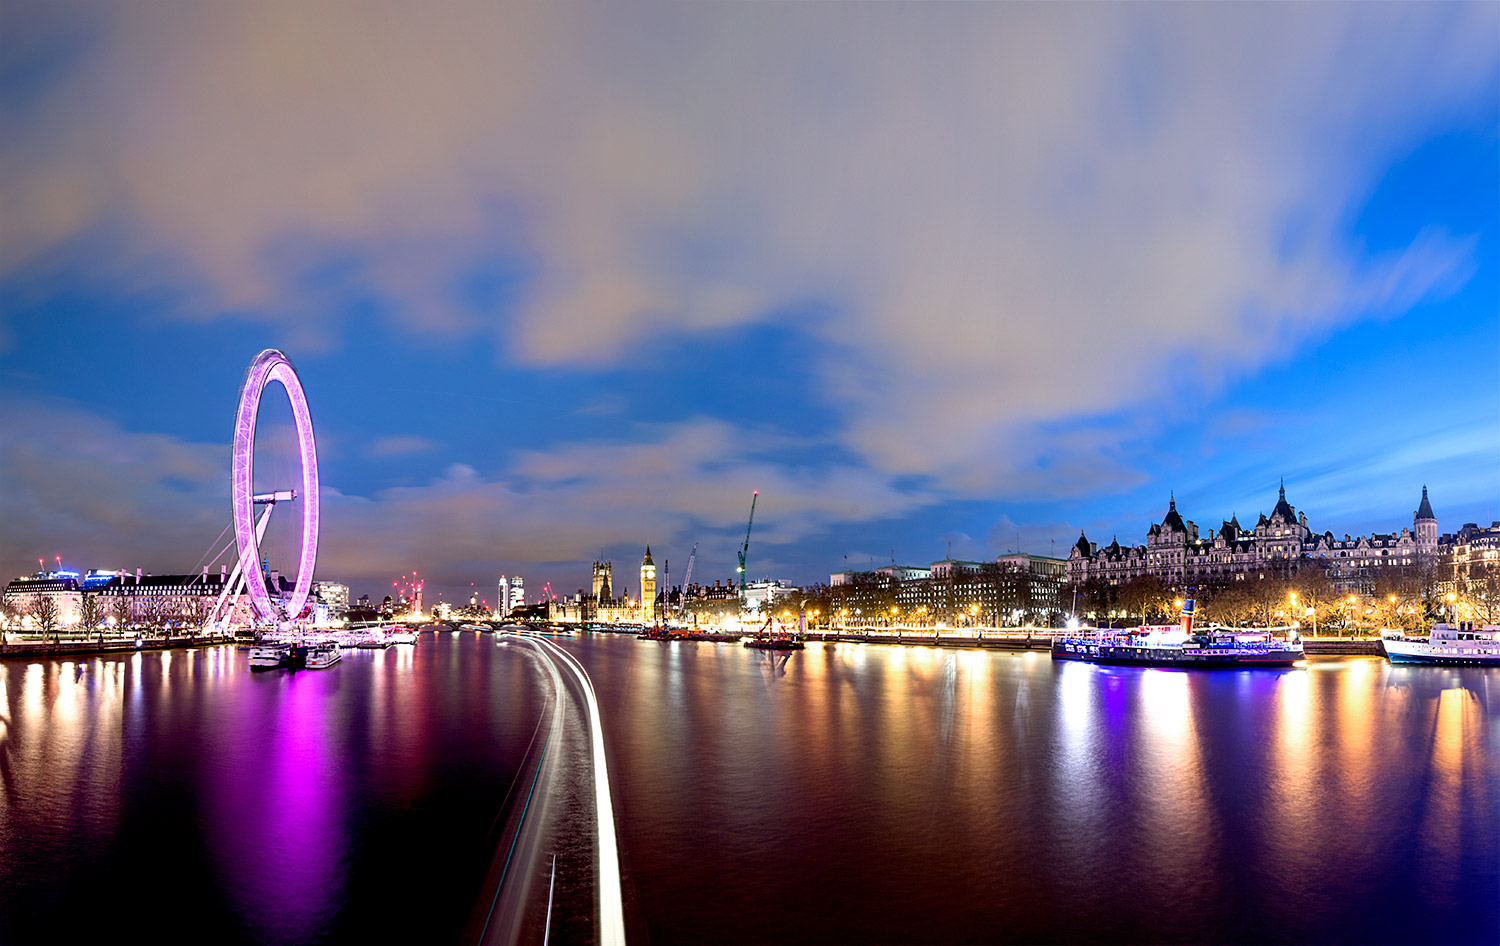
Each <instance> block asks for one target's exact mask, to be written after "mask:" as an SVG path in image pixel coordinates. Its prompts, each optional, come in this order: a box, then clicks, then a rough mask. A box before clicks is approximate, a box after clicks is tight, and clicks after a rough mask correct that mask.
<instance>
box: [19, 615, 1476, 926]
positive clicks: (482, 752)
mask: <svg viewBox="0 0 1500 946" xmlns="http://www.w3.org/2000/svg"><path fill="white" fill-rule="evenodd" d="M563 643H564V646H566V647H568V648H570V649H571V650H572V651H573V652H574V653H576V654H577V655H578V656H579V658H580V659H581V660H582V661H583V663H584V665H585V666H586V667H587V668H588V670H589V672H590V673H591V674H592V676H593V680H594V684H595V688H596V690H597V692H598V697H599V701H600V704H601V709H602V712H603V720H604V728H605V737H606V745H607V750H608V755H609V765H610V774H611V777H612V781H613V790H614V799H615V808H616V815H617V819H618V824H619V832H620V840H621V846H622V852H623V857H624V862H625V868H626V879H627V891H626V895H627V906H628V908H629V909H630V910H631V911H632V914H633V925H634V926H636V927H637V928H644V929H645V930H646V931H648V932H649V934H650V937H651V939H652V941H654V942H657V943H679V942H987V941H995V942H1088V941H1095V942H1221V941H1234V942H1370V943H1374V942H1382V943H1408V942H1410V943H1415V942H1431V943H1458V942H1491V943H1493V942H1496V941H1500V726H1497V725H1496V715H1497V712H1500V704H1497V701H1500V671H1495V670H1483V669H1463V670H1453V669H1443V668H1422V667H1390V666H1388V665H1386V664H1385V663H1384V662H1383V661H1379V660H1371V659H1364V658H1349V659H1326V660H1313V661H1311V662H1310V664H1309V666H1308V667H1307V668H1306V669H1298V670H1293V671H1286V672H1276V671H1247V672H1228V671H1212V672H1201V671H1200V672H1184V671H1167V670H1131V669H1121V668H1097V667H1092V666H1089V665H1087V664H1081V663H1063V664H1053V663H1052V662H1051V661H1050V660H1049V659H1048V658H1047V657H1046V656H1045V655H1042V654H1010V653H987V652H966V651H945V650H938V649H927V648H900V647H882V646H875V645H865V646H861V645H852V644H841V645H831V646H827V647H825V646H823V645H818V644H813V645H809V648H808V650H806V651H805V652H802V653H798V654H794V655H792V656H791V657H790V658H789V659H787V658H785V657H773V656H771V655H767V654H762V653H758V652H753V651H748V650H745V649H744V648H741V647H738V646H726V645H714V644H707V643H673V644H658V643H654V642H643V641H636V640H634V639H630V638H625V637H591V638H584V639H581V640H577V641H568V642H563ZM519 651H520V648H513V647H497V646H495V644H494V643H493V642H492V641H491V639H490V638H489V637H488V636H478V635H473V634H463V635H450V634H446V633H445V634H442V635H438V636H433V635H424V636H423V640H422V643H421V644H420V645H418V646H417V647H416V648H414V649H413V648H410V647H397V648H392V649H391V650H389V651H383V652H379V651H377V652H358V653H353V654H351V655H350V656H348V657H346V658H345V660H344V661H342V662H341V663H340V664H338V665H337V666H335V667H334V668H332V669H330V670H327V671H318V672H302V673H298V674H287V673H281V672H277V673H272V674H251V673H250V672H249V671H248V669H247V668H246V665H245V658H244V654H243V653H242V652H238V651H235V650H233V649H230V648H206V649H202V650H198V651H195V652H176V653H161V654H158V653H151V654H140V655H133V656H129V657H119V658H98V659H86V660H82V661H43V662H35V663H28V662H26V661H14V660H11V661H0V942H4V943H11V942H30V941H104V940H108V941H141V940H149V941H178V942H183V941H191V942H197V941H231V942H232V941H260V942H311V941H340V942H452V941H455V940H456V939H458V938H459V937H460V935H461V933H462V931H463V929H464V926H465V922H466V921H467V920H469V919H470V916H471V913H472V911H473V908H474V904H475V898H476V895H477V894H478V893H479V890H480V887H481V881H482V878H483V877H484V874H485V872H486V870H487V869H488V868H489V867H490V866H491V864H492V862H493V857H494V854H495V847H496V837H495V830H496V821H497V819H498V818H500V817H501V814H502V812H503V811H504V809H505V799H506V795H507V792H508V791H509V790H510V788H511V784H512V782H513V781H514V780H515V779H516V777H517V775H518V766H519V765H520V764H521V761H520V760H521V759H522V758H523V756H525V755H526V750H527V747H528V745H530V740H531V739H532V737H533V735H534V734H535V733H536V731H537V725H538V720H539V719H540V718H541V714H542V709H543V707H544V706H545V705H546V703H547V694H548V693H550V690H548V689H547V687H548V684H547V682H546V678H545V675H544V674H542V673H540V672H539V671H538V667H537V665H536V663H535V661H532V660H528V659H522V657H521V656H519ZM575 741H578V740H575ZM569 767H570V769H575V770H579V771H578V772H574V773H573V774H574V775H575V776H577V775H580V774H586V771H585V770H586V768H587V766H586V765H580V764H579V762H578V760H570V762H569ZM584 807H586V806H584ZM553 808H554V810H555V811H556V812H557V817H559V818H560V820H561V821H562V822H563V823H564V824H565V825H568V824H571V825H573V826H574V827H575V828H576V829H577V830H579V831H584V830H586V829H587V827H588V826H589V824H591V821H590V816H591V812H590V811H586V810H583V809H582V808H580V807H579V806H578V805H577V804H576V803H572V802H569V801H567V800H566V799H559V800H558V801H557V803H556V804H555V805H554V806H553ZM555 841H556V844H555V846H556V847H558V848H559V849H561V850H562V851H563V854H562V855H561V856H560V862H563V861H566V860H568V858H569V857H572V859H573V860H574V861H576V860H577V859H578V857H579V855H577V854H576V851H579V850H581V851H585V852H587V851H588V850H589V849H590V845H589V844H588V843H587V842H586V841H577V840H576V839H575V841H574V842H573V843H572V844H571V848H570V842H569V840H568V839H566V838H561V839H555ZM570 849H572V850H574V851H575V853H574V854H572V855H570V854H569V850H570ZM585 859H586V858H585ZM560 886H561V887H566V886H567V881H566V878H565V880H564V883H563V884H561V885H560ZM542 889H543V890H544V889H545V881H543V887H542ZM573 893H574V896H573V897H572V899H571V901H570V902H567V903H560V905H559V912H560V914H562V918H563V922H564V923H565V925H564V927H562V929H563V930H564V932H566V931H569V930H571V931H572V932H573V933H575V934H576V933H577V931H579V930H583V931H591V930H592V927H591V926H590V924H589V919H588V917H587V916H583V915H581V913H586V912H587V909H586V907H584V908H581V907H580V902H581V901H583V902H586V901H587V892H586V891H584V892H583V893H582V894H579V892H578V891H576V890H575V891H573ZM567 924H571V925H567ZM573 938H576V936H574V935H561V934H560V935H559V936H556V937H554V942H560V941H562V940H563V939H573Z"/></svg>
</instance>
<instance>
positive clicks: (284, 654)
mask: <svg viewBox="0 0 1500 946" xmlns="http://www.w3.org/2000/svg"><path fill="white" fill-rule="evenodd" d="M291 664H292V645H291V644H256V645H255V646H254V647H251V648H250V669H251V670H276V669H278V668H281V667H289V666H291Z"/></svg>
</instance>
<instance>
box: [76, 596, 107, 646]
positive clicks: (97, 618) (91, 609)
mask: <svg viewBox="0 0 1500 946" xmlns="http://www.w3.org/2000/svg"><path fill="white" fill-rule="evenodd" d="M103 623H104V608H103V606H102V605H101V604H100V603H99V596H98V595H96V594H85V595H84V596H83V600H82V601H81V602H79V605H78V626H79V627H81V628H83V630H84V632H85V633H87V632H88V631H92V630H94V629H95V628H99V627H101V626H102V625H103ZM99 643H100V644H103V643H104V632H103V630H102V629H101V630H100V632H99Z"/></svg>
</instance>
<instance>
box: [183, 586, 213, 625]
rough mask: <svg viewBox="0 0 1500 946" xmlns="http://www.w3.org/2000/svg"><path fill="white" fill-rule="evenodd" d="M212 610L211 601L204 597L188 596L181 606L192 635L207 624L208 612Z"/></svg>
mask: <svg viewBox="0 0 1500 946" xmlns="http://www.w3.org/2000/svg"><path fill="white" fill-rule="evenodd" d="M212 610H213V599H212V598H209V597H208V596H206V595H189V596H188V599H187V601H186V602H184V604H183V609H182V613H183V616H184V617H186V618H187V620H188V623H189V625H190V626H191V627H192V630H193V633H195V634H196V633H198V632H199V631H201V630H203V625H204V624H206V623H208V615H209V612H210V611H212Z"/></svg>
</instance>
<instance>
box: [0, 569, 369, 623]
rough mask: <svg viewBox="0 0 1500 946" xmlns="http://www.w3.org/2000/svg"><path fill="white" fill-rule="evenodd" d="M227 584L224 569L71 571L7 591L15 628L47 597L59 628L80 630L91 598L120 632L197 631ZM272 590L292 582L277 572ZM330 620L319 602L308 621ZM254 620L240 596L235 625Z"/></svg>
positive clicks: (287, 591) (284, 591) (25, 580)
mask: <svg viewBox="0 0 1500 946" xmlns="http://www.w3.org/2000/svg"><path fill="white" fill-rule="evenodd" d="M227 580H228V576H227V575H226V574H225V569H220V570H219V571H218V572H210V571H209V570H208V569H207V568H204V569H203V571H202V572H200V573H198V574H190V575H150V574H146V573H144V572H143V571H142V570H141V569H136V571H135V572H134V573H133V574H132V573H129V572H125V571H120V572H112V571H100V570H97V569H96V570H93V571H90V572H89V573H88V574H86V575H82V576H80V575H79V574H78V573H77V572H71V571H57V572H38V573H37V574H35V575H30V576H25V577H22V578H17V579H16V580H14V581H12V582H10V583H9V584H8V585H6V588H5V594H4V598H3V600H4V603H5V605H6V609H7V611H9V612H10V613H12V614H14V615H15V616H16V617H15V622H16V623H20V622H21V620H22V619H23V618H24V617H25V616H26V615H28V614H30V613H32V612H33V611H34V610H35V607H36V603H37V599H38V598H42V597H47V598H51V599H52V600H53V601H54V602H55V604H56V607H57V616H56V621H57V623H56V626H57V627H59V628H70V627H77V626H78V624H79V622H80V621H81V620H82V617H83V601H84V598H86V597H89V598H94V599H95V600H96V601H97V603H98V608H99V610H98V614H97V617H98V619H99V622H100V623H109V622H110V621H111V620H112V621H113V623H114V624H115V625H116V626H128V625H134V624H147V625H152V626H157V625H161V624H175V625H178V626H181V627H197V626H201V625H202V623H203V621H204V620H206V619H207V617H208V615H209V611H210V610H211V609H212V608H213V605H214V602H215V601H217V600H218V598H219V595H220V593H221V592H222V591H223V590H224V584H225V582H226V581H227ZM340 587H343V586H340ZM267 590H268V591H270V593H271V594H272V595H279V596H281V597H283V598H285V597H289V596H290V595H291V593H292V582H290V581H289V580H287V579H286V578H285V577H284V576H282V575H280V574H278V573H277V572H275V571H273V572H271V574H270V576H269V578H268V579H267ZM345 594H347V589H345ZM326 616H327V608H326V606H325V605H323V603H322V602H315V603H314V605H313V606H312V610H311V611H310V613H309V618H310V619H311V620H314V621H315V622H320V621H323V620H326ZM250 620H251V618H250V612H249V600H248V598H247V597H245V596H241V598H240V600H239V601H237V602H236V603H235V605H234V606H233V613H232V615H231V617H230V623H249V622H250Z"/></svg>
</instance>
